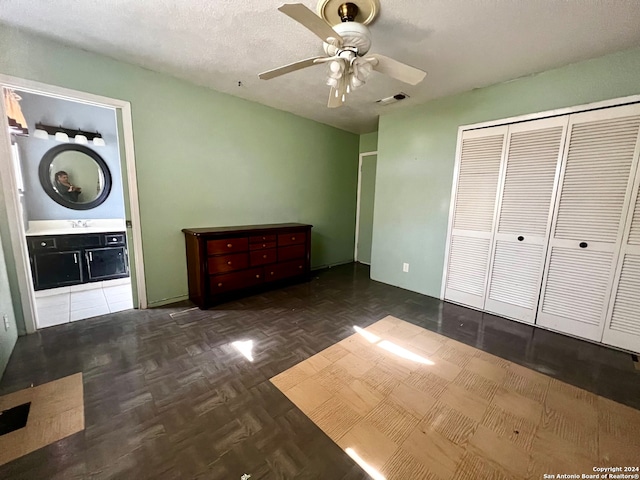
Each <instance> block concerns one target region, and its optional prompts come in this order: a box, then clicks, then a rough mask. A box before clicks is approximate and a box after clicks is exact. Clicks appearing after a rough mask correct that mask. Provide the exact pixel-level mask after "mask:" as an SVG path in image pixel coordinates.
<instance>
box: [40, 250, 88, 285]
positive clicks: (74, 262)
mask: <svg viewBox="0 0 640 480" xmlns="http://www.w3.org/2000/svg"><path fill="white" fill-rule="evenodd" d="M33 274H34V280H35V284H36V285H35V289H36V290H42V289H45V288H53V287H62V286H65V285H74V284H77V283H82V266H81V264H80V251H78V250H76V251H70V252H49V253H36V254H35V255H33Z"/></svg>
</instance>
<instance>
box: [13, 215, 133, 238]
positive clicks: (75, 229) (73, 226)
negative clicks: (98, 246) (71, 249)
mask: <svg viewBox="0 0 640 480" xmlns="http://www.w3.org/2000/svg"><path fill="white" fill-rule="evenodd" d="M125 229H126V226H125V221H124V219H121V218H106V219H105V218H101V219H93V220H92V219H88V220H32V221H29V228H28V229H27V231H26V232H25V233H26V235H27V236H28V237H33V236H40V235H74V234H83V233H102V232H123V231H125Z"/></svg>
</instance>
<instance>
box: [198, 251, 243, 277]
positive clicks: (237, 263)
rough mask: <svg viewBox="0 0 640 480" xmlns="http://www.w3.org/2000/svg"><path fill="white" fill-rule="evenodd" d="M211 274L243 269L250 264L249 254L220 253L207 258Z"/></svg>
mask: <svg viewBox="0 0 640 480" xmlns="http://www.w3.org/2000/svg"><path fill="white" fill-rule="evenodd" d="M207 264H208V267H209V273H210V274H212V275H213V274H216V273H224V272H231V271H233V270H241V269H243V268H247V267H248V266H249V255H248V254H246V253H234V254H233V255H219V256H217V257H209V258H208V259H207Z"/></svg>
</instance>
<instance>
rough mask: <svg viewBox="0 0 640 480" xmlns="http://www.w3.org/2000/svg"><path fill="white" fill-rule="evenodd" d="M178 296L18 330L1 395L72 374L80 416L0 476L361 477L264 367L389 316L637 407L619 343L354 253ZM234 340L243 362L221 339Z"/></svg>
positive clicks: (637, 392) (637, 380) (633, 373)
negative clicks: (444, 292)
mask: <svg viewBox="0 0 640 480" xmlns="http://www.w3.org/2000/svg"><path fill="white" fill-rule="evenodd" d="M190 307H191V305H189V304H188V303H183V304H179V305H172V306H171V307H164V308H158V309H152V310H147V311H129V312H123V313H118V314H112V315H106V316H103V317H99V318H96V319H92V320H86V321H81V322H76V323H73V324H69V325H64V326H60V327H53V328H49V329H45V330H43V331H41V332H39V333H37V334H34V335H30V336H27V337H21V338H20V339H19V340H18V343H17V345H16V348H15V350H14V353H13V355H12V357H11V360H10V363H9V366H8V368H7V370H6V372H5V374H4V377H3V378H2V382H1V383H0V394H5V393H9V392H12V391H15V390H19V389H21V388H25V387H28V386H30V385H31V384H36V385H37V384H41V383H44V382H47V381H50V380H54V379H57V378H60V377H63V376H66V375H70V374H73V373H76V372H82V373H83V375H84V395H85V424H86V428H85V430H84V431H82V432H80V433H77V434H75V435H72V436H70V437H68V438H66V439H63V440H61V441H59V442H57V443H55V444H52V445H49V446H48V447H45V448H43V449H41V450H38V451H36V452H33V453H31V454H29V455H26V456H24V457H22V458H20V459H17V460H15V461H13V462H11V463H8V464H6V465H4V466H0V478H2V479H29V480H33V479H64V480H70V479H135V480H138V479H146V478H158V479H169V480H171V479H196V478H198V479H224V480H239V479H240V477H241V475H242V474H244V473H248V474H251V480H259V479H322V480H324V479H327V480H339V479H345V480H346V479H363V478H369V477H368V476H367V475H366V474H365V473H364V472H363V471H362V470H360V468H359V467H358V466H357V465H356V464H355V463H354V462H353V461H352V460H351V459H350V458H349V457H348V456H347V455H346V454H345V453H344V452H342V450H341V449H340V448H339V447H338V446H337V445H335V444H334V443H333V442H332V441H331V440H330V439H329V438H328V437H327V436H325V435H324V433H322V431H321V430H319V429H318V428H317V427H316V426H315V425H314V424H313V423H312V422H311V421H310V420H309V419H307V418H306V417H305V416H304V415H303V414H302V413H301V412H300V411H299V410H298V409H297V408H296V407H295V406H294V405H293V404H292V403H291V402H290V401H289V400H288V399H287V398H286V397H285V396H284V395H283V394H282V393H280V391H279V390H278V389H277V388H276V387H275V386H273V385H272V384H271V383H270V382H269V378H271V377H273V376H274V375H276V374H278V373H280V372H282V371H284V370H286V369H288V368H290V367H291V366H293V365H295V364H297V363H298V362H300V361H302V360H304V359H306V358H307V357H309V356H311V355H313V354H315V353H317V352H319V351H320V350H323V349H324V348H326V347H328V346H330V345H332V344H334V343H336V342H338V341H339V340H341V339H343V338H345V337H347V336H349V335H351V334H352V333H353V329H352V327H353V325H360V326H366V325H369V324H371V323H373V322H375V321H377V320H380V319H381V318H383V317H385V316H387V315H394V316H396V317H398V318H401V319H403V320H406V321H408V322H412V323H415V324H417V325H420V326H423V327H425V328H427V329H430V330H433V331H436V332H438V333H441V334H443V335H446V336H449V337H452V338H455V339H457V340H459V341H462V342H465V343H467V344H469V345H472V346H474V347H476V348H480V349H482V350H485V351H487V352H490V353H493V354H495V355H498V356H501V357H503V358H505V359H508V360H511V361H513V362H516V363H519V364H521V365H525V366H527V367H530V368H532V369H535V370H538V371H540V372H542V373H545V374H548V375H551V376H553V377H556V378H558V379H561V380H563V381H565V382H568V383H571V384H574V385H576V386H579V387H581V388H584V389H587V390H590V391H592V392H594V393H597V394H599V395H603V396H605V397H609V398H612V399H614V400H616V401H619V402H621V403H625V404H627V405H630V406H633V407H635V408H640V373H639V372H638V371H637V370H635V368H634V365H633V362H632V360H631V356H630V355H629V354H625V353H622V352H618V351H615V350H611V349H608V348H604V347H601V346H598V345H594V344H590V343H587V342H583V341H580V340H577V339H573V338H569V337H566V336H562V335H558V334H555V333H551V332H547V331H544V330H540V329H534V328H532V327H530V326H527V325H522V324H518V323H516V322H512V321H509V320H505V319H502V318H498V317H494V316H491V315H487V314H482V313H480V312H476V311H473V310H469V309H466V308H462V307H459V306H456V305H451V304H447V303H443V302H441V301H439V300H437V299H434V298H430V297H426V296H422V295H419V294H416V293H412V292H408V291H406V290H401V289H399V288H395V287H391V286H388V285H384V284H381V283H378V282H374V281H371V280H370V279H369V270H368V268H367V267H365V266H362V265H354V264H352V265H344V266H341V267H336V268H333V269H329V270H324V271H322V272H317V273H316V274H315V275H314V276H313V279H312V281H311V282H309V283H306V284H302V285H296V286H292V287H288V288H285V289H280V290H275V291H271V292H268V293H265V294H261V295H256V296H253V297H250V298H246V299H243V300H239V301H235V302H232V303H227V304H224V305H220V306H218V307H215V308H213V309H211V310H208V311H201V310H197V309H192V310H189V308H190ZM246 340H253V345H254V348H253V356H254V361H253V362H250V361H249V360H247V359H246V358H245V357H243V356H242V355H241V354H240V353H239V352H238V350H237V349H236V348H234V347H233V346H232V345H231V343H232V342H235V341H246Z"/></svg>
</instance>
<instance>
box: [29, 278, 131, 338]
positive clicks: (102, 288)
mask: <svg viewBox="0 0 640 480" xmlns="http://www.w3.org/2000/svg"><path fill="white" fill-rule="evenodd" d="M35 297H36V308H37V311H38V325H39V327H40V328H44V327H51V326H54V325H62V324H63V323H69V322H75V321H78V320H84V319H86V318H92V317H97V316H100V315H105V314H107V313H116V312H121V311H123V310H128V309H131V308H133V296H132V293H131V278H130V277H129V278H118V279H115V280H105V281H102V282H91V283H83V284H80V285H72V286H68V287H58V288H50V289H47V290H38V291H37V292H35Z"/></svg>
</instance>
